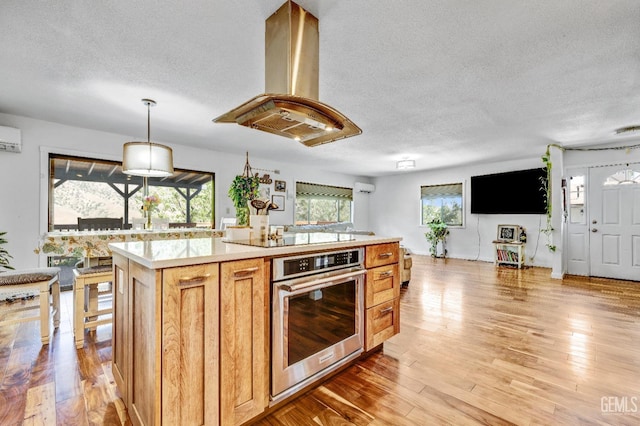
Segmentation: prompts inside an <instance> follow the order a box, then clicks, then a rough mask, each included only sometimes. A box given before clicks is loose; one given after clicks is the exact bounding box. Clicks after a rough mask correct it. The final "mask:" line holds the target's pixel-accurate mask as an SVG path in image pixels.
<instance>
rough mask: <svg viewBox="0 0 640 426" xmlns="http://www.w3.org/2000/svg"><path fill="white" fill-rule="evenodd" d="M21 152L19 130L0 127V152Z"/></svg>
mask: <svg viewBox="0 0 640 426" xmlns="http://www.w3.org/2000/svg"><path fill="white" fill-rule="evenodd" d="M21 151H22V135H21V133H20V129H14V128H13V127H4V126H0V152H15V153H19V152H21Z"/></svg>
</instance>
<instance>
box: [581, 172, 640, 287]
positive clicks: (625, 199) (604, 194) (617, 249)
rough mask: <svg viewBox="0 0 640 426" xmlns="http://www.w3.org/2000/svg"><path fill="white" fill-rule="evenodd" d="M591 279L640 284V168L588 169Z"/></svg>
mask: <svg viewBox="0 0 640 426" xmlns="http://www.w3.org/2000/svg"><path fill="white" fill-rule="evenodd" d="M589 188H590V189H589V203H588V204H589V231H590V232H589V246H590V268H591V274H590V275H592V276H597V277H607V278H618V279H627V280H635V281H640V165H639V164H630V165H620V166H606V167H593V168H591V169H589Z"/></svg>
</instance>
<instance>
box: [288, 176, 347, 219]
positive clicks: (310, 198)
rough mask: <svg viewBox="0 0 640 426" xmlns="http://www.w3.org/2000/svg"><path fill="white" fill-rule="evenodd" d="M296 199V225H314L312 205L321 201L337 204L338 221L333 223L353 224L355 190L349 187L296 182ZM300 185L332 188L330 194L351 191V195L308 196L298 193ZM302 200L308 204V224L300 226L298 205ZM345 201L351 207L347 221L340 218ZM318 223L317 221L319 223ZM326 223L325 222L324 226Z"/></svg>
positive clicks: (294, 214)
mask: <svg viewBox="0 0 640 426" xmlns="http://www.w3.org/2000/svg"><path fill="white" fill-rule="evenodd" d="M295 184H296V197H295V202H294V212H293V222H294V224H296V225H301V226H302V225H314V224H312V223H310V222H311V220H310V219H311V217H310V215H311V210H312V209H311V203H312V202H313V201H320V200H330V201H335V202H336V203H337V205H336V212H337V220H336V221H335V222H331V223H344V222H353V208H354V205H353V188H349V187H343V186H337V185H328V184H317V183H311V182H303V181H296V182H295ZM298 184H301V185H312V186H317V187H318V188H319V189H321V188H330V190H329V192H331V189H333V190H337V191H338V192H345V191H347V190H348V191H349V192H350V195H349V196H331V195H328V194H324V195H317V196H313V195H307V194H302V195H301V194H300V193H299V192H298ZM301 200H305V201H306V202H307V204H308V205H307V218H306V223H300V224H298V203H299V201H301ZM344 201H348V202H349V203H350V205H349V217H348V218H347V220H343V219H341V217H340V213H341V212H342V211H343V208H341V205H340V203H341V202H344ZM317 222H318V221H316V223H317ZM324 223H326V222H323V224H324Z"/></svg>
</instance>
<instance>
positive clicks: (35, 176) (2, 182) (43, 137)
mask: <svg viewBox="0 0 640 426" xmlns="http://www.w3.org/2000/svg"><path fill="white" fill-rule="evenodd" d="M0 126H7V127H15V128H18V129H21V131H22V153H20V154H14V153H6V152H0V230H1V231H7V235H6V237H7V239H8V241H9V243H8V244H7V245H6V247H5V248H6V249H7V250H8V251H9V253H10V254H11V255H12V256H13V258H14V259H13V262H12V265H13V266H14V267H16V268H27V267H36V266H38V265H43V264H44V263H43V261H44V259H43V258H41V256H38V255H36V254H34V252H33V250H34V248H36V246H37V245H38V241H39V237H40V236H41V235H42V234H43V233H44V232H45V231H46V228H47V181H48V180H47V176H48V171H47V162H46V156H47V154H48V152H54V153H60V154H70V155H79V156H88V157H93V158H99V159H105V160H115V161H121V160H122V145H123V144H124V142H126V141H129V140H132V137H131V136H126V135H120V134H114V133H106V132H98V131H94V130H88V129H82V128H77V127H71V126H65V125H61V124H56V123H51V122H46V121H40V120H34V119H30V118H26V117H20V116H14V115H7V114H0ZM156 142H160V143H164V144H167V145H170V146H171V147H172V148H173V155H174V165H175V167H178V168H184V169H192V170H198V171H207V172H213V173H215V177H216V184H215V191H216V198H215V203H216V224H217V223H219V222H220V218H221V217H223V216H235V209H234V207H233V203H232V202H231V200H230V199H229V197H228V196H227V190H228V188H229V185H230V183H231V181H232V179H233V178H234V177H235V176H236V175H237V174H238V173H241V172H242V170H243V168H244V162H245V158H244V155H233V154H227V153H222V152H217V151H213V150H202V149H195V148H189V147H186V146H181V145H176V144H174V143H172V141H160V140H158V141H156ZM292 143H293V142H292ZM43 159H44V161H43ZM249 161H250V163H251V165H252V167H255V168H260V169H267V170H276V169H277V170H280V174H279V175H276V174H273V173H271V178H272V179H274V180H275V179H278V180H284V181H286V182H287V192H286V193H276V192H274V191H273V185H271V194H272V195H273V194H285V195H286V200H285V203H286V204H285V210H284V211H283V212H271V214H270V222H271V224H291V223H293V218H294V209H293V206H294V197H295V181H296V180H298V181H306V182H312V183H322V184H327V185H336V186H344V187H353V184H354V183H355V182H370V179H368V178H366V177H362V176H353V175H349V174H337V173H330V172H326V171H323V170H321V169H319V168H318V169H314V168H310V167H306V166H305V167H300V166H295V165H291V164H287V163H281V162H275V161H270V160H266V159H260V158H257V157H252V156H251V153H249ZM260 173H261V174H262V172H260ZM368 197H369V196H368V195H366V194H359V193H354V207H353V209H354V226H355V227H356V228H357V229H368V228H369V198H368Z"/></svg>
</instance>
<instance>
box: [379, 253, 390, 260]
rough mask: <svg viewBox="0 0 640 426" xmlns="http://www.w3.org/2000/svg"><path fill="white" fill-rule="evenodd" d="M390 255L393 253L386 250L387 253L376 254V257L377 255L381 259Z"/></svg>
mask: <svg viewBox="0 0 640 426" xmlns="http://www.w3.org/2000/svg"><path fill="white" fill-rule="evenodd" d="M391 256H393V253H391V252H388V253H380V254H379V255H378V257H379V258H381V259H384V258H387V257H391Z"/></svg>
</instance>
